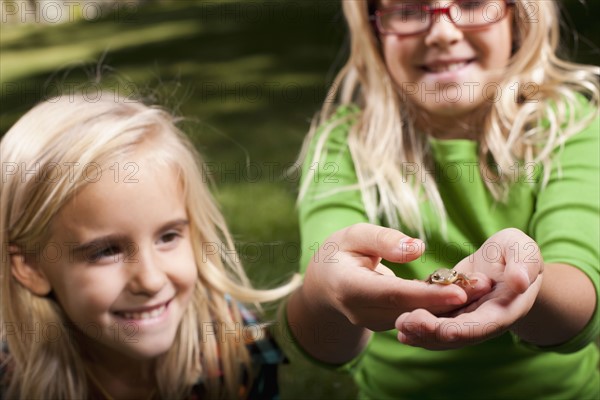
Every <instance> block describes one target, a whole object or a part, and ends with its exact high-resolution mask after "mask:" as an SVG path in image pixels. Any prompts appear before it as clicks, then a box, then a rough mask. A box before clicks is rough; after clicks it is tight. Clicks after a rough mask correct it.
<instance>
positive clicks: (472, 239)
mask: <svg viewBox="0 0 600 400" xmlns="http://www.w3.org/2000/svg"><path fill="white" fill-rule="evenodd" d="M354 112H356V109H355V108H353V107H346V108H341V109H340V110H339V111H338V113H337V114H336V117H339V118H346V119H348V118H347V117H349V116H350V117H351V116H352V113H354ZM351 121H352V118H350V119H349V121H348V122H346V123H342V124H341V125H340V126H338V127H337V128H336V129H334V131H332V132H331V134H330V136H329V138H328V139H327V142H326V144H325V152H324V153H323V158H322V159H321V160H319V162H318V163H316V164H311V161H310V160H312V151H311V152H309V155H308V158H307V160H309V161H307V163H306V165H305V166H304V175H303V176H304V177H305V179H308V178H306V177H307V176H309V175H307V172H308V170H309V169H310V168H312V169H315V170H316V171H317V173H316V175H314V176H312V177H311V178H310V179H311V184H310V188H309V191H308V193H307V195H306V196H305V197H304V199H303V200H302V201H301V203H300V228H301V235H302V248H303V255H302V259H301V266H302V268H303V271H304V268H306V266H307V265H308V263H309V261H310V257H312V256H313V253H314V251H315V249H316V248H317V245H318V244H320V243H323V241H324V240H325V239H326V238H327V237H328V236H329V235H330V234H331V233H333V232H335V231H337V230H339V229H341V228H344V227H346V226H349V225H352V224H355V223H359V222H368V218H367V215H366V212H365V207H364V204H363V201H362V197H361V194H360V191H359V190H358V189H354V190H342V191H335V189H339V188H343V187H348V186H352V185H355V184H356V183H357V177H356V173H355V168H354V164H353V161H352V157H351V155H350V153H349V150H348V146H347V135H348V131H349V127H350V124H351ZM599 136H600V123H599V121H598V119H596V120H595V121H594V122H593V123H592V124H591V125H589V126H588V128H586V129H585V130H584V131H582V132H580V133H578V134H577V135H575V136H573V137H572V138H571V139H569V140H568V142H567V143H566V145H565V146H564V149H562V150H561V151H557V152H556V155H555V158H554V162H553V169H552V172H551V175H550V180H549V181H548V183H547V184H546V186H544V187H542V185H541V172H542V171H541V167H540V166H539V165H535V166H534V165H530V166H527V168H526V169H525V175H524V176H522V177H521V178H520V179H519V181H518V183H516V184H515V185H514V186H513V187H512V189H511V190H510V195H509V199H508V201H507V202H506V203H500V202H497V201H495V200H494V199H493V197H492V196H491V194H490V193H489V191H488V189H487V188H486V186H485V183H484V179H495V178H494V175H493V174H489V175H486V174H485V173H484V175H483V176H482V174H481V171H480V169H479V167H478V166H477V165H478V155H477V151H478V143H477V142H474V141H469V140H446V141H443V140H433V139H432V140H431V150H432V155H433V158H434V160H435V169H434V170H435V171H436V179H437V184H438V188H439V191H440V194H441V197H442V199H443V201H444V204H445V207H446V211H447V214H448V216H447V236H446V238H444V235H443V234H442V232H441V225H440V224H439V223H436V222H433V221H436V216H435V213H434V212H433V209H432V208H431V206H430V204H428V203H426V202H425V203H423V204H422V207H421V212H422V213H423V215H424V216H425V220H426V221H430V222H429V223H428V224H427V227H426V231H427V251H426V252H425V254H424V255H423V256H422V257H421V258H420V259H418V260H416V261H413V262H410V263H408V264H403V265H402V266H401V267H392V269H393V270H394V271H395V273H396V274H397V275H398V276H400V277H402V278H406V279H424V278H426V277H427V275H428V274H429V273H431V272H432V271H433V270H434V269H436V268H437V267H446V268H452V267H453V266H454V265H455V264H456V263H458V262H459V261H460V260H461V259H463V258H464V257H466V256H467V255H469V254H472V253H473V252H474V251H475V250H476V249H477V248H479V247H480V246H481V245H482V244H483V242H484V241H485V240H486V239H488V238H489V237H490V236H491V235H493V234H494V233H496V232H497V231H499V230H501V229H504V228H508V227H515V228H518V229H520V230H522V231H524V232H525V233H527V234H528V235H529V236H531V237H532V238H534V240H536V242H537V243H538V245H539V246H540V248H541V250H542V255H543V257H544V262H545V263H564V264H569V265H572V266H575V267H577V268H579V269H581V270H582V271H583V272H584V273H585V274H587V275H588V276H589V277H590V278H591V280H592V281H593V282H594V285H595V287H596V294H597V296H598V283H599V280H600V279H599V276H600V275H599V269H600V266H599V264H600V255H599V246H600V240H599V230H600V211H599V209H600V196H599V182H600V177H599V170H600V168H599V163H600V154H599V151H600V144H599ZM313 150H314V146H313ZM414 167H416V169H415V168H411V169H410V171H413V172H414V173H415V174H419V175H417V177H419V179H432V178H433V176H432V175H431V173H430V172H426V171H422V170H419V166H414ZM415 171H416V172H415ZM501 173H511V174H512V173H515V171H512V170H511V171H501ZM332 191H333V192H332ZM325 193H329V195H326V196H323V194H325ZM376 223H379V224H382V221H376ZM403 231H404V232H405V233H407V234H409V235H413V236H415V235H416V233H415V232H411V231H409V230H406V229H403ZM321 256H325V255H323V254H322V255H321ZM598 331H599V327H598V313H597V312H595V317H594V318H593V320H592V321H591V322H590V323H589V324H588V325H587V327H586V328H585V329H584V331H583V332H581V333H580V334H579V335H578V336H577V337H575V338H574V339H572V340H570V341H569V342H568V343H565V344H563V345H561V346H557V347H554V348H546V349H539V348H534V347H533V346H528V345H525V344H523V343H520V342H519V341H518V339H517V338H516V336H513V335H511V334H509V333H506V334H504V335H502V336H500V337H498V338H495V339H492V340H489V341H487V342H485V343H482V344H478V345H473V346H469V347H465V348H462V349H458V350H449V351H428V350H424V349H421V348H413V347H410V346H406V345H403V344H401V343H400V342H398V340H397V338H396V333H397V332H396V331H394V330H392V331H387V332H379V333H375V334H374V335H373V338H372V339H371V341H370V343H369V344H368V346H367V348H366V350H365V352H364V353H363V354H362V355H361V357H360V360H358V362H354V363H353V368H352V369H351V370H352V373H353V375H354V378H355V380H356V383H357V384H358V386H359V388H360V390H361V396H362V397H365V398H372V399H382V398H394V399H399V398H511V399H512V398H556V399H567V398H581V399H583V398H598V396H599V395H600V376H599V374H598V348H597V346H596V344H595V343H594V342H593V339H594V338H595V337H597V335H598Z"/></svg>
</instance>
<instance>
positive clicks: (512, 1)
mask: <svg viewBox="0 0 600 400" xmlns="http://www.w3.org/2000/svg"><path fill="white" fill-rule="evenodd" d="M499 1H503V2H504V4H505V5H506V7H507V10H508V9H509V8H510V7H514V6H516V5H517V0H499ZM453 5H454V4H452V5H450V6H448V7H431V6H430V5H428V4H422V5H421V7H420V9H421V10H422V11H425V12H426V13H427V14H428V15H429V16H430V17H429V25H427V28H424V29H422V30H419V31H417V32H412V33H397V32H388V31H385V30H384V29H383V26H382V25H381V17H382V16H383V15H385V14H390V13H391V12H393V11H396V10H399V9H401V8H403V7H406V5H404V6H394V7H388V8H384V9H376V10H374V12H371V13H370V14H371V15H369V20H370V21H371V23H372V24H373V27H374V28H375V29H376V30H377V32H379V34H380V35H394V36H399V37H407V36H416V35H420V34H422V33H424V32H427V31H429V30H430V29H431V26H432V25H433V20H434V18H432V17H431V15H435V14H445V15H447V16H448V20H449V21H450V22H452V24H453V25H454V26H455V27H457V28H458V29H460V30H476V29H481V28H483V27H485V26H489V25H493V24H495V23H497V22H500V21H502V20H503V19H504V18H506V16H507V15H508V13H506V14H505V15H503V16H502V18H499V19H497V20H496V21H492V22H489V23H486V24H478V25H471V26H468V25H467V26H459V25H456V22H454V20H453V19H452V15H451V14H450V7H452V6H453ZM415 6H417V7H418V5H416V4H415Z"/></svg>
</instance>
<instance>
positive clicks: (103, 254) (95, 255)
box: [85, 245, 122, 264]
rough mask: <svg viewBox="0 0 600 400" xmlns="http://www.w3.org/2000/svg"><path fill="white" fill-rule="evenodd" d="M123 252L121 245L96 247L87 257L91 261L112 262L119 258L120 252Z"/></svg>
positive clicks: (94, 262)
mask: <svg viewBox="0 0 600 400" xmlns="http://www.w3.org/2000/svg"><path fill="white" fill-rule="evenodd" d="M121 253H122V249H121V248H120V247H119V246H114V245H113V246H105V247H100V248H98V249H95V250H94V251H93V252H91V253H88V254H87V256H86V257H85V258H86V260H87V261H88V262H90V263H93V264H96V263H103V264H104V263H110V262H112V261H116V260H117V259H118V256H119V254H121Z"/></svg>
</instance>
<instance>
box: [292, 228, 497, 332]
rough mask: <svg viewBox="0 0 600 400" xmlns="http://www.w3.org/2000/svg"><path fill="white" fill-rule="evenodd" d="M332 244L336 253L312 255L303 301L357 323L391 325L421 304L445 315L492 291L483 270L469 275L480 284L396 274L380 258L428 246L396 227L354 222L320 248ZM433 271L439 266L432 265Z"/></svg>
mask: <svg viewBox="0 0 600 400" xmlns="http://www.w3.org/2000/svg"><path fill="white" fill-rule="evenodd" d="M332 246H335V249H336V252H335V254H334V255H333V256H332V257H329V258H328V259H323V260H321V259H319V258H318V257H313V260H312V261H311V263H310V265H309V266H308V269H307V271H306V275H305V279H304V285H303V288H302V290H301V291H302V297H303V301H304V303H305V305H306V306H307V307H309V308H311V309H313V310H314V311H317V310H322V311H325V310H328V311H329V312H334V313H335V312H337V313H339V314H341V316H344V317H345V318H346V319H347V320H348V321H349V322H350V323H351V324H353V325H355V326H357V327H363V328H368V329H370V330H373V331H382V330H388V329H392V328H394V322H395V320H396V318H398V316H399V315H400V314H402V313H405V312H408V311H412V310H415V309H418V308H424V309H427V310H429V311H430V312H432V313H433V314H443V313H447V312H450V311H454V310H456V309H458V308H461V307H463V306H464V305H465V304H468V303H470V302H471V301H473V300H475V299H477V298H479V297H481V296H483V295H484V294H486V293H488V292H489V291H490V290H491V281H490V279H489V278H487V277H486V276H485V275H483V274H471V276H472V277H475V278H477V282H476V283H475V284H474V285H473V287H466V288H462V287H459V286H458V285H432V284H428V283H426V282H423V281H418V280H406V279H401V278H398V277H396V276H395V275H394V273H393V272H392V271H391V270H390V269H389V268H387V267H386V266H384V265H382V264H381V260H382V258H383V259H386V260H388V261H391V262H396V263H405V262H409V261H412V260H415V259H417V258H418V257H420V256H421V254H422V253H423V251H424V249H425V246H424V243H423V242H422V241H421V240H419V239H413V238H411V237H409V236H406V235H405V234H403V233H401V232H399V231H396V230H394V229H390V228H383V227H380V226H376V225H371V224H364V223H363V224H356V225H352V226H350V227H348V228H345V229H342V230H340V231H338V232H336V233H334V234H333V235H331V236H330V237H329V238H328V239H327V240H326V242H325V243H324V244H323V246H322V249H323V248H326V249H331V248H332ZM434 269H436V266H432V267H431V270H434ZM459 272H460V271H459ZM323 314H325V315H326V314H329V313H327V312H325V313H323ZM323 314H321V315H323Z"/></svg>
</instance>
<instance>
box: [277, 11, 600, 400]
mask: <svg viewBox="0 0 600 400" xmlns="http://www.w3.org/2000/svg"><path fill="white" fill-rule="evenodd" d="M342 6H343V10H344V15H345V17H346V21H347V24H348V29H349V32H350V38H351V42H350V57H349V59H348V62H347V63H346V65H345V66H344V67H343V68H342V70H341V71H340V73H339V74H338V76H337V78H336V80H335V82H334V85H333V89H332V91H331V92H330V93H331V97H330V98H328V99H327V101H326V102H325V106H324V107H323V109H322V112H321V115H320V118H319V119H318V121H317V123H316V124H315V125H316V126H318V128H319V129H313V130H312V132H311V134H310V135H309V137H308V139H307V141H306V145H305V148H304V150H303V157H304V173H305V175H304V180H303V183H302V186H301V191H300V200H299V203H300V227H301V231H302V241H303V243H304V244H303V249H304V257H303V259H302V260H301V266H302V268H303V270H304V271H305V282H304V285H303V287H302V288H301V289H300V290H298V291H297V292H296V293H295V294H294V295H293V297H292V298H291V299H290V301H289V303H288V307H287V318H288V322H289V326H290V327H291V329H292V331H294V332H296V339H297V341H298V343H299V345H300V346H301V347H302V348H303V349H304V351H305V352H307V353H308V354H309V355H310V356H311V357H313V358H316V359H318V360H320V361H322V362H326V363H328V364H335V365H339V364H342V365H344V364H345V363H348V362H349V361H351V360H352V361H353V363H351V366H352V371H353V374H354V377H355V379H356V382H357V384H358V386H359V389H360V391H361V396H363V397H366V398H392V397H393V398H404V397H408V398H410V397H440V398H441V397H462V398H464V397H475V398H477V397H486V398H489V397H490V396H496V397H499V398H502V397H510V398H514V397H515V396H518V397H523V398H526V397H539V396H544V395H552V396H555V397H557V398H572V397H580V398H588V397H597V396H598V385H597V382H598V379H599V377H598V371H597V368H596V366H597V362H598V349H597V348H596V346H595V344H594V343H593V338H594V337H596V336H597V334H598V322H597V313H594V310H595V309H596V307H597V298H598V294H597V288H598V282H599V280H600V279H599V273H598V271H599V264H600V256H599V254H598V241H599V232H598V231H599V228H598V227H599V225H600V221H599V214H600V211H599V209H598V208H599V202H600V200H599V199H598V181H599V166H598V163H599V159H600V155H599V154H598V148H599V145H598V137H599V121H598V106H599V86H598V75H599V73H600V69H599V68H598V67H596V66H587V65H579V64H574V63H571V62H568V61H565V60H562V59H560V58H558V57H557V55H556V52H557V49H558V45H559V39H560V38H559V23H560V19H559V10H558V5H557V2H553V1H524V0H483V1H461V0H457V1H437V2H433V1H431V2H430V1H418V2H417V1H404V0H378V1H344V2H342ZM366 223H370V224H366ZM382 226H383V227H389V228H395V229H398V230H400V231H402V232H403V233H400V232H398V231H395V230H391V229H388V228H383V227H382ZM328 237H329V238H328ZM327 238H328V239H327ZM415 238H420V239H415ZM315 242H318V243H325V244H324V245H323V247H321V248H320V249H319V250H318V251H316V252H315V249H316V248H315V247H314V243H315ZM309 246H310V248H309ZM333 249H335V257H333V256H332V255H333V254H334V250H333ZM328 256H332V257H328ZM419 257H420V258H419ZM333 258H335V260H336V262H335V263H333V262H331V260H332V259H333ZM381 258H384V259H387V260H389V261H391V262H396V263H403V265H401V266H396V268H388V267H386V266H384V265H382V264H380V263H379V262H380V260H381ZM328 261H329V262H328ZM388 266H389V267H391V266H392V265H390V264H388ZM440 267H442V268H445V269H442V271H441V272H439V273H438V274H436V275H432V273H433V271H434V270H436V269H437V268H440ZM454 268H455V270H456V271H457V273H458V272H460V273H464V274H466V275H467V277H469V278H473V279H472V281H474V282H471V284H466V285H465V284H463V285H459V284H452V283H453V282H455V283H461V282H462V280H459V281H456V280H454V279H455V278H452V277H453V276H455V275H454V274H453V273H452V272H449V271H447V269H454ZM398 277H399V278H401V279H398ZM440 277H447V279H445V278H440ZM436 282H439V283H446V284H447V285H437V284H435V283H436ZM331 323H335V324H336V327H337V329H336V331H335V332H338V333H337V335H336V336H335V337H334V338H332V337H328V338H327V339H328V340H327V341H325V340H324V341H320V342H315V341H311V340H308V339H307V338H306V335H302V334H300V332H301V331H300V329H299V327H301V328H303V329H302V331H305V330H306V329H307V328H308V329H324V328H325V327H326V326H328V325H327V324H331ZM392 328H395V329H396V330H390V329H392ZM373 331H376V332H377V333H373ZM379 331H384V332H379ZM342 332H343V333H342ZM399 342H400V343H399ZM429 350H448V351H445V352H431V351H429ZM560 353H565V354H560ZM359 355H360V356H361V357H358V356H359Z"/></svg>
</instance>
